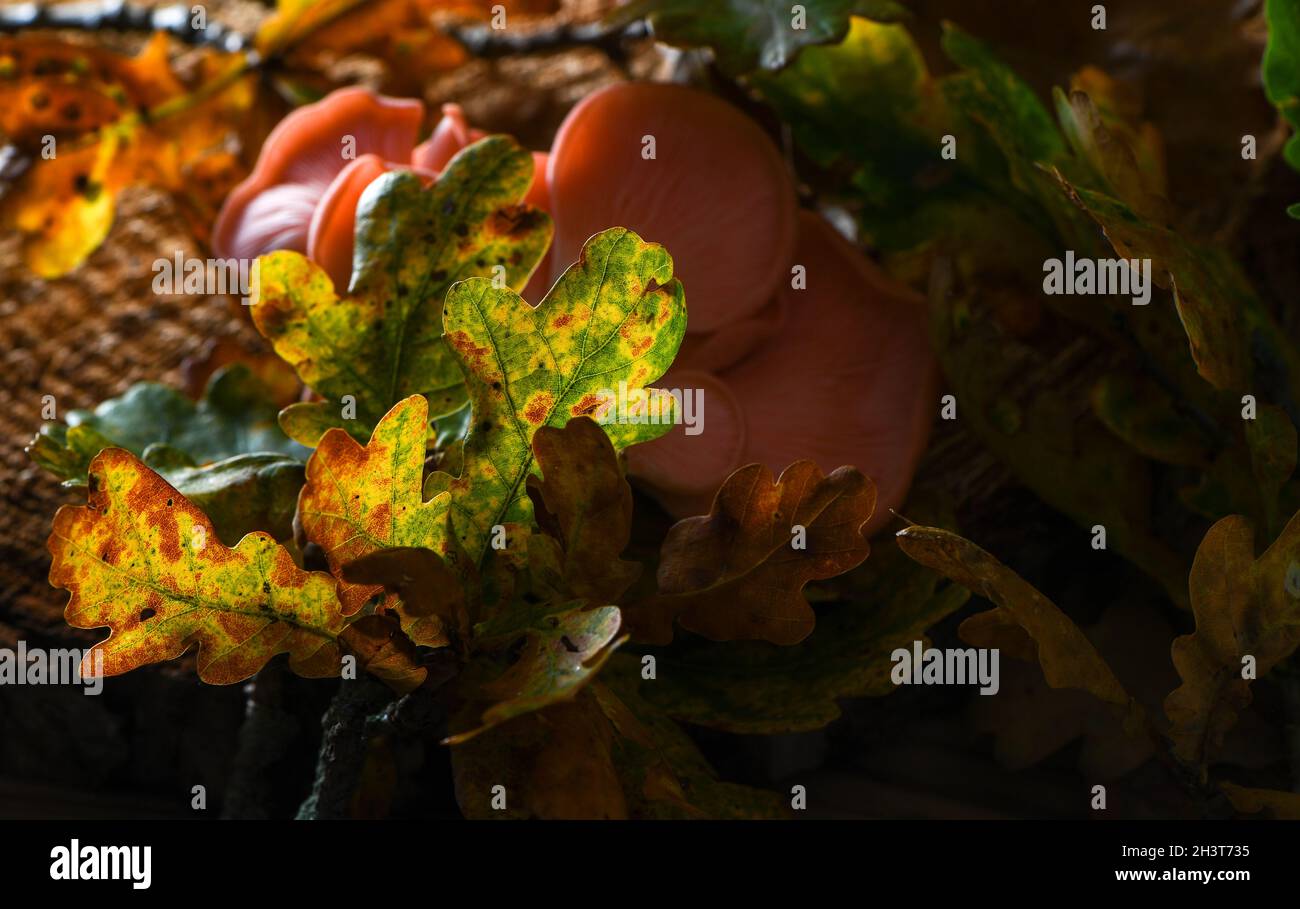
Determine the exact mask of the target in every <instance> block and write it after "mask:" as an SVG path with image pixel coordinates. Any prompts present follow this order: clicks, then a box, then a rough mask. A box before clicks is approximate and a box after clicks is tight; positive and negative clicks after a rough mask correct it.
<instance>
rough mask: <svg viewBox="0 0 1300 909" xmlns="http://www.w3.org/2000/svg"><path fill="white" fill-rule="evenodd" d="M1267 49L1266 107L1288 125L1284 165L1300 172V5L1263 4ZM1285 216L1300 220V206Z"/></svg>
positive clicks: (1277, 0)
mask: <svg viewBox="0 0 1300 909" xmlns="http://www.w3.org/2000/svg"><path fill="white" fill-rule="evenodd" d="M1264 18H1265V19H1266V20H1267V21H1268V45H1267V46H1266V47H1265V48H1264V63H1263V67H1262V70H1263V79H1264V93H1265V95H1267V96H1268V100H1269V103H1270V104H1272V105H1273V106H1274V107H1276V108H1277V109H1278V113H1280V114H1281V115H1282V117H1283V118H1284V119H1285V120H1286V122H1287V123H1289V124H1290V125H1291V130H1292V133H1291V138H1289V139H1288V140H1287V143H1286V147H1285V149H1283V153H1282V154H1283V157H1284V158H1286V162H1287V164H1290V165H1291V167H1292V168H1293V169H1295V170H1300V2H1297V0H1266V2H1265V4H1264ZM1287 214H1289V215H1291V217H1293V218H1300V203H1297V204H1295V205H1292V206H1290V207H1289V208H1288V209H1287Z"/></svg>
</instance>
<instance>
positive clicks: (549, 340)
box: [433, 228, 686, 561]
mask: <svg viewBox="0 0 1300 909" xmlns="http://www.w3.org/2000/svg"><path fill="white" fill-rule="evenodd" d="M443 321H444V323H445V325H446V337H447V341H448V343H449V345H450V346H451V348H452V349H453V350H454V351H455V353H456V356H457V357H458V358H459V359H460V361H461V363H462V365H463V368H464V371H465V381H466V384H467V385H468V387H469V397H470V403H471V405H472V408H473V416H472V422H471V425H470V429H469V435H468V436H467V437H466V439H465V447H464V452H463V467H462V469H461V473H460V476H459V477H457V478H456V479H454V480H450V481H449V486H450V490H451V494H452V515H453V516H452V521H453V524H454V526H455V530H456V534H457V536H458V538H459V539H460V541H461V544H462V546H463V547H464V549H465V551H466V552H467V553H468V554H469V556H470V557H471V558H472V559H474V560H475V561H477V560H479V559H480V557H481V556H482V554H483V553H484V551H485V548H486V545H487V541H488V538H489V535H490V534H491V531H492V527H493V526H495V525H504V524H508V523H519V524H525V525H526V524H529V523H531V521H532V515H533V509H532V502H531V501H530V500H529V498H528V492H527V486H526V483H527V479H528V477H529V476H532V475H536V474H537V472H538V469H537V463H536V460H535V458H534V455H533V448H532V441H533V434H534V433H535V432H536V431H537V429H538V428H539V427H542V426H553V427H556V428H562V427H564V426H565V425H566V424H567V423H568V421H569V420H570V419H571V418H573V417H575V416H591V417H593V418H595V419H597V421H598V422H601V421H602V420H605V421H606V422H605V423H604V429H605V432H606V433H607V434H608V435H609V438H610V441H611V442H612V443H613V445H614V448H615V450H622V449H624V448H626V447H627V446H629V445H633V444H635V443H638V442H647V441H650V440H652V439H655V438H658V437H659V436H661V435H663V434H664V433H665V432H667V431H668V429H670V428H671V424H670V423H669V422H664V421H665V420H666V419H670V418H671V417H672V414H673V410H672V403H673V399H672V397H671V396H670V395H669V394H668V393H667V392H663V391H659V390H657V389H648V388H647V383H649V382H652V381H654V380H655V379H657V378H658V377H659V376H661V375H663V373H664V371H665V370H667V369H668V366H669V365H670V364H671V363H672V361H673V357H674V356H676V354H677V348H678V347H679V346H680V344H681V342H682V337H683V335H684V334H685V331H686V305H685V302H684V294H683V291H682V285H681V282H679V281H678V280H677V279H676V278H674V277H673V261H672V258H671V257H670V256H669V255H668V252H667V251H666V250H665V249H664V248H663V247H662V246H659V245H658V244H655V243H646V242H645V241H643V240H642V239H641V238H640V237H638V236H637V235H636V234H635V233H633V232H632V231H630V230H627V229H625V228H612V229H610V230H606V231H603V232H601V233H599V234H596V235H595V236H594V237H592V238H591V239H589V240H588V241H587V242H586V244H585V245H584V246H583V248H582V254H581V257H580V259H579V261H578V262H577V263H576V264H574V265H572V266H570V267H569V268H568V269H567V270H566V271H565V272H564V274H563V275H562V276H561V277H560V279H559V280H558V281H557V282H556V283H555V285H554V286H553V287H552V288H551V290H550V291H549V292H548V293H547V295H546V297H545V299H543V300H542V302H541V303H540V304H539V305H538V306H537V307H536V308H534V307H532V306H530V305H529V304H528V303H526V302H525V301H524V299H523V298H522V297H520V296H519V295H518V294H517V293H515V292H514V291H512V290H508V289H505V288H499V287H495V286H494V285H493V283H492V282H491V281H488V280H486V279H484V278H471V279H470V280H468V281H463V282H460V283H458V284H457V285H456V286H454V287H453V288H452V289H451V291H450V292H449V293H448V294H447V302H446V306H445V311H444V315H443ZM620 386H622V387H624V388H625V391H626V394H627V395H628V396H629V397H630V396H632V395H635V394H638V393H640V392H641V390H642V389H645V392H644V394H645V396H646V397H645V399H644V400H645V401H648V402H651V403H650V404H648V405H647V407H648V408H649V409H647V410H644V411H642V413H643V415H644V414H658V422H648V421H647V422H635V421H633V420H631V419H629V420H625V421H622V422H619V421H616V420H615V419H614V417H616V416H617V414H616V413H615V411H614V410H613V409H612V405H613V403H614V400H615V396H616V395H617V394H618V393H619V388H620ZM630 410H631V408H629V411H630ZM433 476H435V477H437V476H439V475H438V474H434V475H433ZM447 482H448V481H446V480H443V481H440V483H444V484H445V483H447Z"/></svg>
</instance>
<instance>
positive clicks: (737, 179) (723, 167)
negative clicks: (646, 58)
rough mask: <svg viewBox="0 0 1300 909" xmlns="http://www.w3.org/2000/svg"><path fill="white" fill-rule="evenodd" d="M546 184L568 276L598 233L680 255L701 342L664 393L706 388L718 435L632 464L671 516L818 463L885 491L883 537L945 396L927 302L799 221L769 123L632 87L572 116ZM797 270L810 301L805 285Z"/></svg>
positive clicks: (632, 459)
mask: <svg viewBox="0 0 1300 909" xmlns="http://www.w3.org/2000/svg"><path fill="white" fill-rule="evenodd" d="M648 136H653V137H654V140H655V141H654V150H655V154H654V158H653V159H649V158H647V157H646V156H644V155H643V149H645V148H647V146H648V143H647V140H646V137H648ZM547 182H548V184H549V185H550V192H551V212H552V216H553V217H554V219H555V244H554V251H555V256H554V265H553V272H554V271H555V270H557V269H559V268H560V267H561V266H562V265H563V264H566V263H568V262H571V261H573V260H574V259H575V258H576V257H577V253H578V250H579V249H580V248H581V245H582V242H583V241H584V240H585V239H586V238H587V237H588V236H590V235H591V234H593V233H595V232H596V231H599V230H602V229H604V228H606V227H609V226H610V225H621V226H625V227H629V228H631V229H633V230H635V231H636V232H637V233H638V234H640V235H641V236H642V237H644V238H646V239H648V240H654V241H657V242H660V243H663V244H664V245H665V246H667V247H668V250H669V252H670V253H672V255H673V262H674V265H675V268H676V272H677V276H678V277H679V278H680V279H681V281H682V284H683V286H684V287H685V289H686V305H687V313H688V317H687V335H686V340H685V342H684V343H683V345H682V349H681V351H680V352H679V353H678V356H677V359H676V361H675V362H674V364H673V367H672V369H670V370H669V372H668V373H667V374H666V375H665V376H664V377H663V378H661V379H660V380H659V381H657V382H656V383H655V384H656V385H658V386H660V387H663V388H680V389H683V390H685V389H698V390H700V391H702V397H703V402H704V413H703V431H702V432H700V433H699V434H698V435H687V434H686V431H685V427H684V426H677V427H674V429H673V430H672V431H671V432H670V433H669V434H668V435H666V436H665V437H663V438H662V439H659V440H657V441H654V442H651V443H648V444H645V445H638V446H635V447H634V448H631V449H629V451H628V467H629V471H630V473H631V474H632V475H633V476H636V477H639V478H640V479H641V480H642V481H643V482H644V484H645V485H646V486H648V487H649V489H650V491H651V492H652V493H653V494H654V495H655V497H656V498H658V499H659V501H660V503H661V504H663V505H664V506H665V508H667V510H668V511H669V512H671V513H672V514H673V515H675V516H677V517H683V516H686V515H690V514H702V513H707V512H708V510H709V507H710V505H711V503H712V499H713V495H714V493H715V492H716V491H717V489H718V487H719V485H721V483H722V481H723V480H724V479H726V477H727V476H728V475H729V474H730V473H731V472H732V471H734V470H735V469H736V468H738V467H741V466H743V465H745V464H751V463H754V462H758V463H761V464H763V465H765V466H766V467H768V468H769V469H770V470H772V471H773V473H774V474H776V473H779V472H780V471H781V470H783V469H785V468H786V467H787V466H789V465H790V464H791V463H792V462H794V461H797V460H799V459H801V458H808V459H811V460H813V461H815V462H816V463H817V464H818V466H820V467H821V468H822V470H824V471H830V470H833V469H835V468H836V467H839V466H841V465H844V464H848V465H852V466H855V467H857V468H859V469H860V470H862V471H863V472H864V473H866V474H867V475H868V476H870V477H871V478H872V479H873V480H874V481H875V483H876V487H877V493H878V500H877V505H876V512H875V514H874V515H873V517H872V519H871V521H870V523H869V525H868V531H869V532H874V531H876V530H879V529H880V528H881V527H883V526H884V525H885V524H886V523H888V522H889V521H890V520H891V519H892V515H891V514H890V513H889V509H890V508H897V507H899V506H900V505H902V503H903V500H904V498H905V496H906V495H907V490H908V487H909V486H910V484H911V481H912V474H913V472H914V471H915V468H916V464H917V462H918V461H919V460H920V458H921V455H922V453H923V451H924V449H925V446H926V443H927V442H928V440H929V433H930V426H931V418H932V413H933V410H932V405H933V403H934V400H935V395H936V393H937V388H938V369H937V365H936V363H935V360H934V357H933V355H932V353H931V351H930V347H929V342H928V339H927V336H926V332H925V325H924V313H923V308H922V306H921V304H922V302H923V301H922V300H921V299H920V298H919V297H918V295H916V294H914V293H913V292H911V291H910V290H908V289H906V288H903V287H901V286H899V285H896V284H895V283H893V282H892V281H891V280H890V279H889V278H887V277H886V276H885V275H884V274H883V273H882V272H881V271H880V270H879V269H877V268H876V266H875V265H874V264H873V263H872V262H870V261H869V260H868V259H866V258H865V257H864V256H862V254H861V253H859V252H858V250H857V249H856V248H854V246H853V245H852V244H850V243H849V242H848V241H847V240H845V239H844V238H843V237H842V236H840V234H839V233H837V232H836V231H835V229H834V228H833V227H831V225H830V224H829V223H827V222H826V220H825V219H823V218H822V217H820V216H819V215H816V214H812V213H810V212H800V211H798V209H797V208H796V204H795V191H794V187H793V185H792V182H791V180H790V178H789V175H788V173H787V171H786V168H785V165H784V162H783V161H782V159H781V157H780V155H779V154H778V152H777V150H776V148H775V147H774V146H773V145H772V143H771V142H770V141H769V140H768V138H767V136H766V135H765V134H764V133H763V132H762V131H761V130H760V129H759V128H758V127H757V126H756V125H755V124H754V123H753V121H751V120H750V119H749V118H747V117H745V116H744V115H743V114H741V113H740V111H738V110H736V109H735V108H733V107H731V106H730V105H728V104H727V103H725V102H723V101H721V100H719V99H718V98H716V97H715V96H713V95H710V94H706V93H704V92H700V91H696V90H694V89H690V88H686V87H683V86H678V85H662V84H654V83H628V84H622V85H616V86H613V87H611V88H607V89H604V90H603V91H600V92H597V93H595V94H593V95H590V96H588V97H587V98H586V99H584V100H583V101H582V103H581V104H579V105H578V106H577V107H575V108H574V109H573V111H572V112H571V113H570V114H569V116H568V117H567V118H566V119H565V121H564V124H563V125H562V126H561V127H560V130H559V132H558V134H557V135H556V138H555V142H554V144H553V145H552V147H551V158H550V162H549V171H548V180H547ZM795 265H802V266H803V267H804V278H805V280H806V287H805V288H804V289H794V287H793V286H792V285H793V281H792V278H793V274H792V270H793V267H794V266H795Z"/></svg>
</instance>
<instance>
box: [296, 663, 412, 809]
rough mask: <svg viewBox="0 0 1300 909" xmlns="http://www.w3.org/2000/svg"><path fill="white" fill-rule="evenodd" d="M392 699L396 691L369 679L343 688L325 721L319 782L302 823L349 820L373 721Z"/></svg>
mask: <svg viewBox="0 0 1300 909" xmlns="http://www.w3.org/2000/svg"><path fill="white" fill-rule="evenodd" d="M392 697H393V693H392V691H390V690H389V689H388V688H386V687H384V686H383V685H382V684H380V683H379V682H377V681H375V679H374V678H372V677H371V676H369V675H362V676H361V677H360V678H359V679H357V680H356V681H344V682H342V683H341V684H340V685H339V690H338V694H336V695H334V700H333V701H332V702H331V703H330V707H329V710H327V711H326V712H325V717H324V719H322V720H321V724H322V725H323V726H324V727H325V736H324V738H323V739H322V740H321V745H320V755H319V757H318V758H317V761H316V781H315V783H313V784H312V790H311V795H309V796H308V797H307V799H306V801H304V802H303V803H302V806H301V807H300V808H299V809H298V819H299V820H340V819H344V818H347V817H348V815H349V811H348V809H349V806H350V804H351V801H352V794H353V793H354V792H355V791H356V788H357V784H358V782H359V781H360V779H361V771H362V768H363V767H364V766H365V761H366V752H367V750H368V749H369V747H370V735H369V721H370V718H371V717H372V716H373V715H374V714H376V713H378V712H379V711H381V710H383V709H384V707H385V706H386V705H387V704H388V703H389V702H390V701H391V700H392Z"/></svg>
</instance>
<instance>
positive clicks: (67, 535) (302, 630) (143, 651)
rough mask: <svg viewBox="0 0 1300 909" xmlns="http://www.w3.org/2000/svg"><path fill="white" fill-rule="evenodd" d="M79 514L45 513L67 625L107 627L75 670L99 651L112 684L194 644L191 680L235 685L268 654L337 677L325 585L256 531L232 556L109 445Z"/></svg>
mask: <svg viewBox="0 0 1300 909" xmlns="http://www.w3.org/2000/svg"><path fill="white" fill-rule="evenodd" d="M88 486H89V490H90V494H89V500H88V503H87V504H86V505H84V506H70V505H65V506H63V507H62V508H60V509H59V511H58V513H57V514H56V515H55V516H54V530H53V533H51V535H50V539H49V549H50V553H51V555H52V556H53V564H52V565H51V567H50V583H51V584H53V585H54V586H56V587H62V588H64V589H66V590H69V591H70V592H71V594H72V596H71V598H70V599H69V601H68V606H67V609H66V611H65V618H66V619H67V622H68V624H69V625H71V626H72V627H74V628H98V627H102V626H107V627H108V628H109V629H110V634H109V637H108V638H107V639H106V640H104V641H101V642H99V643H98V644H96V645H95V646H94V648H93V650H92V651H91V652H89V653H87V654H86V657H85V662H84V663H83V667H84V668H83V671H90V667H93V665H94V663H93V659H92V658H93V657H94V655H95V654H96V653H102V654H103V660H104V664H103V665H104V672H105V674H107V675H117V674H119V673H123V672H127V671H129V670H131V669H134V668H136V667H138V666H143V665H146V664H148V663H156V662H159V661H160V660H167V659H172V658H173V657H177V656H180V655H181V654H182V653H184V652H185V651H186V650H188V649H189V648H190V647H191V646H193V645H195V644H197V645H198V673H199V678H201V679H202V680H203V681H205V682H209V683H212V684H230V683H233V682H238V681H242V680H243V679H246V678H248V677H249V676H251V675H253V674H254V673H255V672H257V671H258V670H259V669H260V668H261V667H262V666H263V665H265V664H266V662H267V661H268V660H270V659H271V657H273V656H275V655H276V654H278V653H286V652H287V653H288V654H289V665H290V667H291V668H292V669H293V670H294V671H295V672H297V673H298V674H299V675H304V676H308V677H317V676H328V675H334V674H337V673H338V671H339V666H340V656H341V653H340V639H341V636H342V634H343V632H344V629H345V627H346V626H347V624H348V619H347V615H346V613H345V612H344V610H343V608H342V605H341V604H340V603H339V600H338V596H337V595H336V592H335V582H334V579H333V578H332V577H330V576H329V575H327V574H323V573H320V572H309V571H303V570H302V569H300V568H299V567H298V566H297V565H296V564H294V561H293V558H292V556H291V555H290V554H289V551H288V550H287V549H285V548H284V547H282V546H280V545H278V544H277V543H276V542H275V540H273V539H272V538H271V537H270V536H268V535H267V534H264V533H252V534H249V535H248V536H246V537H244V538H243V539H242V540H241V541H240V542H239V545H237V546H236V547H234V548H233V549H231V548H227V547H226V546H224V545H223V544H222V543H221V542H220V541H219V540H217V535H216V530H215V529H214V528H213V526H212V523H211V522H210V521H209V520H208V519H207V517H206V516H205V515H204V514H203V512H201V511H199V510H198V509H197V508H195V507H194V506H193V505H192V504H190V503H189V502H188V501H186V499H185V498H184V497H183V496H182V495H181V494H180V493H179V492H177V491H176V490H175V489H174V488H172V487H171V486H169V485H168V484H167V483H166V481H164V480H163V479H162V478H161V477H160V476H159V475H158V474H156V473H154V472H153V471H152V470H150V469H149V468H148V467H146V466H145V465H144V464H142V463H141V462H140V461H139V459H137V458H136V457H135V455H133V454H131V453H130V452H128V451H125V450H123V449H120V448H109V449H107V450H105V451H103V452H101V453H100V454H99V455H97V456H96V457H95V459H94V461H92V462H91V465H90V473H89V482H88Z"/></svg>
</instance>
